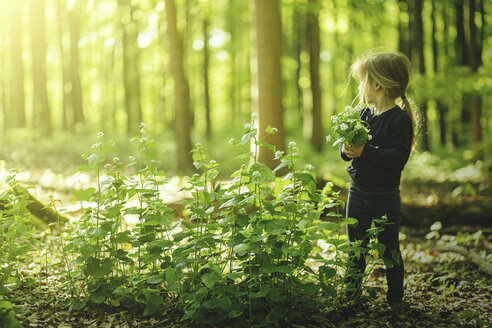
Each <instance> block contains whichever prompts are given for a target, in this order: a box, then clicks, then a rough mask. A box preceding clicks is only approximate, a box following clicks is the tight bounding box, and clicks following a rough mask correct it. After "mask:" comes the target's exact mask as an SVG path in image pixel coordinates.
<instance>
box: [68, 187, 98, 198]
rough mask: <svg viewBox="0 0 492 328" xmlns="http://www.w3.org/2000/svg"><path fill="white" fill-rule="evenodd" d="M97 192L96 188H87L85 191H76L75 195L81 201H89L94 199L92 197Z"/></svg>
mask: <svg viewBox="0 0 492 328" xmlns="http://www.w3.org/2000/svg"><path fill="white" fill-rule="evenodd" d="M95 192H96V188H87V189H84V190H75V191H74V192H73V195H74V196H75V198H77V199H78V200H80V201H88V200H90V199H91V198H92V195H94V193H95Z"/></svg>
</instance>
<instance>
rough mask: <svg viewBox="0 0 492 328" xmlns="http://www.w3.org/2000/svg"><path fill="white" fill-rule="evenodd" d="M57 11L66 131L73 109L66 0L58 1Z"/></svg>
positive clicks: (62, 125)
mask: <svg viewBox="0 0 492 328" xmlns="http://www.w3.org/2000/svg"><path fill="white" fill-rule="evenodd" d="M56 13H57V16H58V42H59V46H60V64H61V67H62V83H63V85H62V88H63V99H62V118H61V129H62V131H66V130H68V129H69V127H68V116H69V112H70V111H71V109H72V103H73V102H72V83H71V81H70V72H69V68H68V65H67V62H66V60H65V42H64V39H65V38H64V35H65V29H64V27H65V24H66V23H67V21H66V19H65V18H66V14H67V11H66V5H65V1H63V0H57V1H56Z"/></svg>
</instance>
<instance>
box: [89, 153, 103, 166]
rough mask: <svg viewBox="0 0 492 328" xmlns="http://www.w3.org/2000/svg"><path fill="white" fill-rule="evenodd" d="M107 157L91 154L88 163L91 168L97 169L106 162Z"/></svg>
mask: <svg viewBox="0 0 492 328" xmlns="http://www.w3.org/2000/svg"><path fill="white" fill-rule="evenodd" d="M104 159H105V157H104V155H102V154H91V155H90V156H89V157H87V163H88V164H89V167H90V168H95V167H97V166H99V164H101V163H102V162H103V161H104Z"/></svg>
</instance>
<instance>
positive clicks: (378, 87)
mask: <svg viewBox="0 0 492 328" xmlns="http://www.w3.org/2000/svg"><path fill="white" fill-rule="evenodd" d="M374 86H375V88H376V90H380V89H381V84H379V83H377V82H376V83H375V84H374Z"/></svg>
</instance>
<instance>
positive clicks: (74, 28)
mask: <svg viewBox="0 0 492 328" xmlns="http://www.w3.org/2000/svg"><path fill="white" fill-rule="evenodd" d="M77 3H79V2H77ZM79 9H80V6H78V7H75V6H74V7H73V8H71V10H70V11H69V12H68V18H69V29H70V81H71V86H72V97H71V98H72V110H73V112H72V120H73V128H75V129H77V125H80V124H83V123H84V122H85V117H84V111H83V102H82V85H81V82H80V73H79V66H80V64H79V34H80V33H79V26H80V19H79V12H80V10H79Z"/></svg>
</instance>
